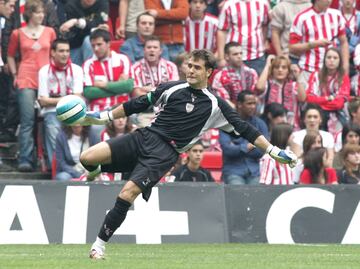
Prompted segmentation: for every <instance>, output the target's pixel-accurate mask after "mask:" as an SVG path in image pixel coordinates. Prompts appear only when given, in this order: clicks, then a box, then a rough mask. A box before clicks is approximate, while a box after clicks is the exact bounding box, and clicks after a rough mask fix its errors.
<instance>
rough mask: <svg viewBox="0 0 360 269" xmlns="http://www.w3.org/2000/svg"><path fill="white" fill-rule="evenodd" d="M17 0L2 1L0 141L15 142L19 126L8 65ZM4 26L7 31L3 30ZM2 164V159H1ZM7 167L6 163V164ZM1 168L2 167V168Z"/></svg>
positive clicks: (0, 34)
mask: <svg viewBox="0 0 360 269" xmlns="http://www.w3.org/2000/svg"><path fill="white" fill-rule="evenodd" d="M15 4H16V1H15V0H1V1H0V19H1V23H4V24H2V25H1V26H0V44H1V46H0V85H1V86H0V96H1V97H2V98H0V142H15V141H16V136H15V131H16V128H17V121H18V119H17V117H16V115H18V111H17V104H16V100H15V99H16V96H15V94H14V91H13V90H12V85H11V84H12V81H11V76H10V74H9V68H8V65H7V55H6V54H7V47H8V43H9V39H8V35H7V33H8V31H7V30H9V27H8V25H9V18H10V17H11V14H13V13H14V9H15ZM3 28H4V30H5V31H3ZM0 166H1V161H0ZM4 167H5V165H4ZM0 169H1V168H0Z"/></svg>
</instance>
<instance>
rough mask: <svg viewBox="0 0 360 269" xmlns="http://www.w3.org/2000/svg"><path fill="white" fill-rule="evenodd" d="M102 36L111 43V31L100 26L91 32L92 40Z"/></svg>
mask: <svg viewBox="0 0 360 269" xmlns="http://www.w3.org/2000/svg"><path fill="white" fill-rule="evenodd" d="M100 37H101V38H102V39H104V41H105V42H106V43H109V42H110V40H111V35H110V33H109V31H107V30H104V29H99V28H98V29H95V30H94V31H92V32H91V33H90V40H94V39H96V38H100Z"/></svg>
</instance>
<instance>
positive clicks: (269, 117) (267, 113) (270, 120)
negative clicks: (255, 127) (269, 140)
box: [261, 103, 287, 133]
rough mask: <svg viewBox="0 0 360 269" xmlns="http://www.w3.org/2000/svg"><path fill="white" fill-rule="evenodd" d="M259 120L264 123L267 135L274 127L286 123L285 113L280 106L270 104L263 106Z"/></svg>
mask: <svg viewBox="0 0 360 269" xmlns="http://www.w3.org/2000/svg"><path fill="white" fill-rule="evenodd" d="M261 119H262V120H263V121H264V122H265V123H266V125H267V127H268V130H269V133H271V132H272V130H273V129H274V127H275V126H276V125H278V124H281V123H286V122H287V111H286V109H285V108H284V106H283V105H282V104H279V103H270V104H268V105H266V106H265V110H264V113H263V115H262V116H261Z"/></svg>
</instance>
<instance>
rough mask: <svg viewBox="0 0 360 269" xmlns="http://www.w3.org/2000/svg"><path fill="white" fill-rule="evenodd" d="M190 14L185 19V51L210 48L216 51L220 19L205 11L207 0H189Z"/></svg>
mask: <svg viewBox="0 0 360 269" xmlns="http://www.w3.org/2000/svg"><path fill="white" fill-rule="evenodd" d="M189 4H190V14H189V16H188V17H187V18H186V20H185V27H184V30H185V51H186V52H191V51H192V50H194V49H208V50H211V51H212V52H215V51H216V33H217V25H218V19H217V17H214V16H213V15H210V14H208V13H205V10H206V6H207V3H206V0H189Z"/></svg>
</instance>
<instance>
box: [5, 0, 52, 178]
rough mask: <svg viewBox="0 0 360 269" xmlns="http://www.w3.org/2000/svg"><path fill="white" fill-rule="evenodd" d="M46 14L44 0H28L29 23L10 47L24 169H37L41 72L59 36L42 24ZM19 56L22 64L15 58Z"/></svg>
mask: <svg viewBox="0 0 360 269" xmlns="http://www.w3.org/2000/svg"><path fill="white" fill-rule="evenodd" d="M44 16H45V14H44V5H43V2H42V1H41V0H27V1H26V4H25V12H24V19H25V21H26V23H27V25H26V26H23V27H21V28H19V29H16V30H14V31H13V32H12V34H11V37H10V42H9V48H8V64H9V68H10V71H11V74H12V75H13V78H14V87H15V88H16V89H17V97H18V103H19V112H20V132H19V137H18V138H19V150H20V153H19V158H18V170H19V171H20V172H31V171H33V169H34V168H35V161H34V138H33V129H34V124H35V108H34V104H35V100H36V98H37V97H36V95H37V89H38V72H39V70H40V68H41V67H42V66H44V65H46V64H48V63H49V55H50V45H51V43H52V41H54V40H55V39H56V34H55V31H54V29H53V28H50V27H46V26H43V25H41V23H42V22H43V19H44ZM17 55H18V56H19V63H18V65H17V63H16V60H15V58H16V56H17ZM17 66H18V68H17Z"/></svg>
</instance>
